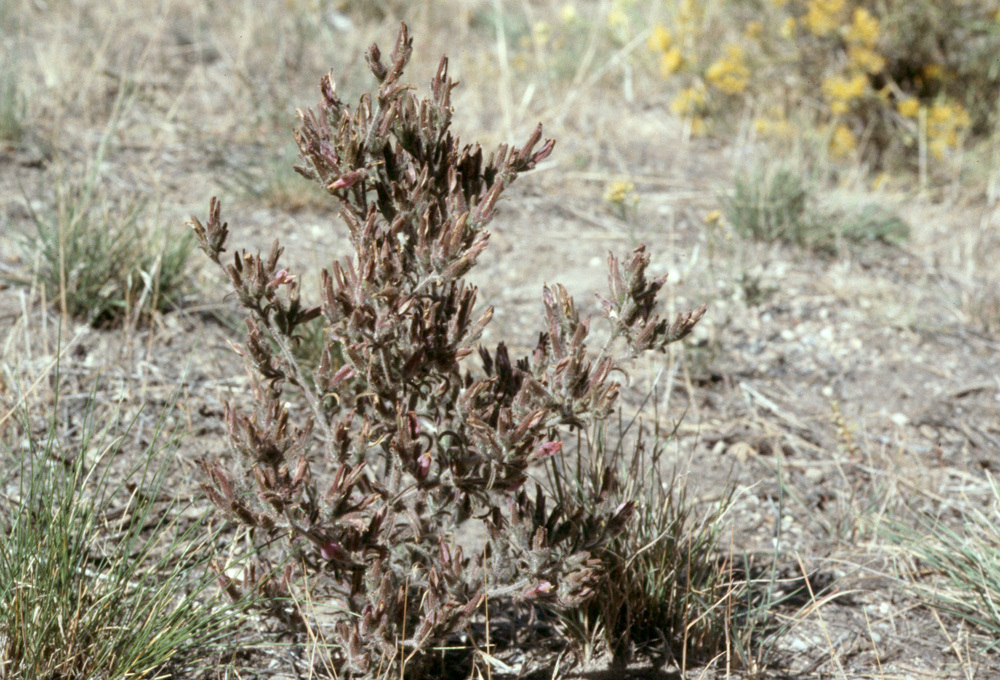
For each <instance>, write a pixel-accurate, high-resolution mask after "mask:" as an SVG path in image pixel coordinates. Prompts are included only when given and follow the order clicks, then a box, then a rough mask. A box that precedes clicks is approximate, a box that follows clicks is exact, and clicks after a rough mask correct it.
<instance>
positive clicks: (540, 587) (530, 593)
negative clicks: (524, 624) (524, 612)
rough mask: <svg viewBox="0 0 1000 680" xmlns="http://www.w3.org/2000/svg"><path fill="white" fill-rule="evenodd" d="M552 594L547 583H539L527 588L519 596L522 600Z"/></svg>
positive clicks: (549, 584)
mask: <svg viewBox="0 0 1000 680" xmlns="http://www.w3.org/2000/svg"><path fill="white" fill-rule="evenodd" d="M551 592H552V584H551V583H549V582H548V581H539V582H538V583H537V584H536V585H534V586H532V587H530V588H528V589H527V590H525V591H524V593H523V594H522V595H521V597H523V598H524V599H526V600H527V599H529V598H532V597H538V596H539V595H547V594H549V593H551Z"/></svg>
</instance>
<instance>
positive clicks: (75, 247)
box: [22, 181, 194, 326]
mask: <svg viewBox="0 0 1000 680" xmlns="http://www.w3.org/2000/svg"><path fill="white" fill-rule="evenodd" d="M95 190H96V187H95V186H94V182H93V181H88V182H85V183H84V184H83V185H82V186H81V185H73V184H71V183H69V182H67V181H60V182H59V184H58V186H57V195H56V201H55V206H54V207H53V208H51V209H49V210H45V211H43V212H35V213H33V215H32V218H33V220H32V221H33V223H34V233H33V234H30V235H25V237H24V238H22V249H23V250H24V254H25V257H26V258H30V259H34V260H36V261H37V265H36V266H37V277H38V282H39V283H40V285H41V286H42V287H43V288H44V290H45V293H46V296H47V297H48V298H49V299H55V300H57V301H58V304H59V307H60V310H61V311H62V312H63V313H64V314H67V315H69V316H72V317H75V318H78V319H83V320H85V321H86V322H87V323H89V324H91V325H94V326H108V325H115V324H117V323H120V322H121V321H123V320H125V319H127V318H135V317H140V316H147V315H149V314H150V313H151V312H153V311H165V310H167V309H170V308H171V307H172V306H174V305H176V304H178V303H179V302H180V300H181V297H182V296H183V294H184V292H185V290H186V288H187V275H186V268H187V262H188V256H189V255H190V253H191V250H192V248H193V245H194V241H193V238H192V237H191V235H190V234H189V233H184V234H181V235H175V234H173V233H171V232H170V231H168V230H166V229H164V228H162V227H153V228H149V227H148V226H146V223H145V220H144V216H145V204H144V203H143V202H141V201H132V202H127V201H126V202H123V203H121V204H120V205H111V204H110V203H108V202H102V203H101V204H95V200H97V199H96V197H95Z"/></svg>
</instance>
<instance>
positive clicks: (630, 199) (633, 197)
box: [604, 180, 639, 207]
mask: <svg viewBox="0 0 1000 680" xmlns="http://www.w3.org/2000/svg"><path fill="white" fill-rule="evenodd" d="M604 200H605V201H607V202H608V203H611V204H612V205H615V206H619V207H621V206H625V205H626V204H627V203H631V204H635V203H636V202H638V200H639V195H638V194H636V193H635V185H634V184H632V182H627V181H625V180H616V181H614V182H612V183H611V184H609V185H608V190H607V191H605V192H604Z"/></svg>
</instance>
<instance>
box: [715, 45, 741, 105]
mask: <svg viewBox="0 0 1000 680" xmlns="http://www.w3.org/2000/svg"><path fill="white" fill-rule="evenodd" d="M749 79H750V69H749V68H747V65H746V64H745V63H744V62H743V48H742V47H740V46H739V45H728V46H727V47H726V56H724V57H722V58H721V59H718V60H717V61H715V62H713V63H712V65H711V66H709V67H708V70H706V71H705V80H707V81H708V82H709V83H711V84H712V86H713V87H715V88H716V89H718V90H721V91H722V92H725V93H726V94H742V93H743V91H744V90H746V89H747V81H748V80H749Z"/></svg>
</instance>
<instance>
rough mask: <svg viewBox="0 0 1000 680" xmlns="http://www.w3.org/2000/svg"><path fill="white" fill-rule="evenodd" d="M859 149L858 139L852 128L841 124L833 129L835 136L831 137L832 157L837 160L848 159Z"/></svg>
mask: <svg viewBox="0 0 1000 680" xmlns="http://www.w3.org/2000/svg"><path fill="white" fill-rule="evenodd" d="M857 148H858V138H857V137H855V136H854V132H852V131H851V128H849V127H847V125H845V124H844V123H841V124H840V125H838V126H837V127H835V128H834V129H833V135H832V136H831V137H830V155H832V156H835V157H836V158H846V157H847V156H850V155H851V154H852V153H854V150H855V149H857Z"/></svg>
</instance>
